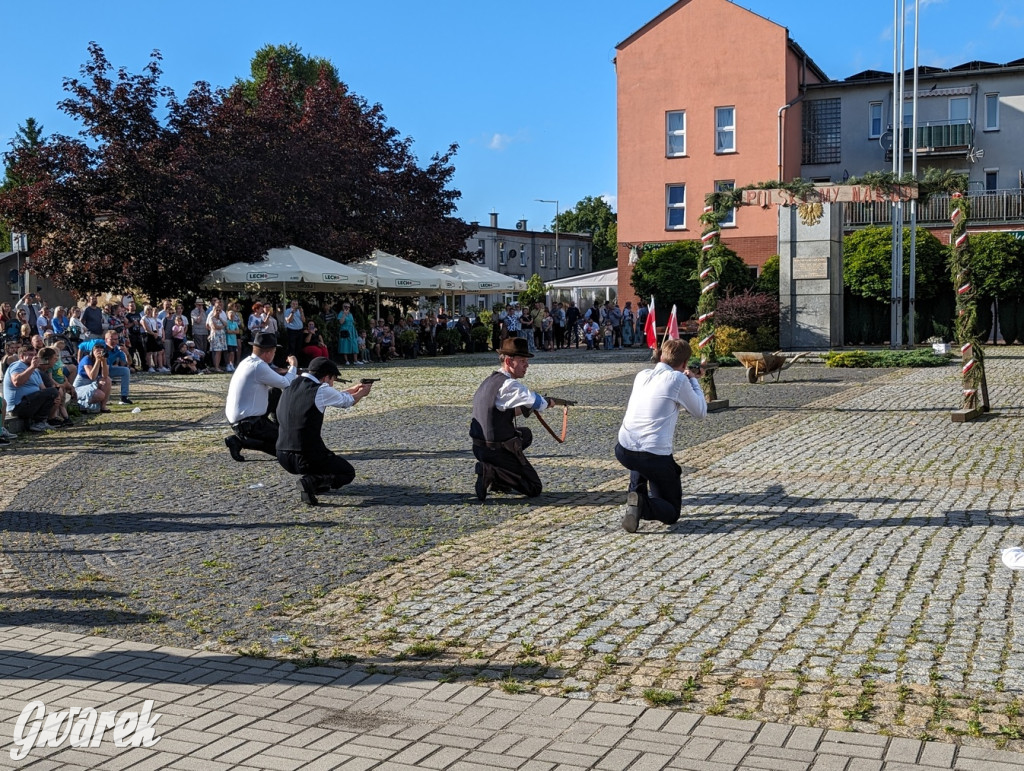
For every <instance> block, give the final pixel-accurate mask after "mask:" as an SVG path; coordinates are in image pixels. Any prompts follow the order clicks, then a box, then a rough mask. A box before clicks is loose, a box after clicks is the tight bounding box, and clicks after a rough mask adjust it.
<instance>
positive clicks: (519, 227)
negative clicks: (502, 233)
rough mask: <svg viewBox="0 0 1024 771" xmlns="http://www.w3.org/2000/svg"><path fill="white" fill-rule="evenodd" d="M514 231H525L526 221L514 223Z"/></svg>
mask: <svg viewBox="0 0 1024 771" xmlns="http://www.w3.org/2000/svg"><path fill="white" fill-rule="evenodd" d="M516 230H526V220H519V222H517V223H516Z"/></svg>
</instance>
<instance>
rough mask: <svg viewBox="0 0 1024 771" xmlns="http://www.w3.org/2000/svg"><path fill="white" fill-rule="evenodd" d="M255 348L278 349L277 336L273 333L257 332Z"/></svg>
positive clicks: (253, 342) (253, 340)
mask: <svg viewBox="0 0 1024 771" xmlns="http://www.w3.org/2000/svg"><path fill="white" fill-rule="evenodd" d="M252 347H253V348H264V349H270V348H277V347H278V345H277V335H275V334H274V333H273V332H257V333H256V335H255V336H254V337H253V339H252Z"/></svg>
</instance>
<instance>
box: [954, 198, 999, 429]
mask: <svg viewBox="0 0 1024 771" xmlns="http://www.w3.org/2000/svg"><path fill="white" fill-rule="evenodd" d="M970 216H971V202H970V199H968V198H967V197H966V196H964V194H963V193H962V192H961V191H956V192H954V193H953V194H952V195H951V197H950V201H949V219H950V222H952V224H953V228H952V232H951V233H950V235H949V248H950V251H951V252H952V255H951V258H950V269H951V273H952V278H953V286H954V287H955V289H956V339H957V342H958V343H959V344H960V355H961V359H962V365H961V369H960V371H961V374H962V375H963V409H964V410H967V411H973V410H976V409H978V407H979V401H978V398H979V396H981V398H982V402H981V407H982V409H984V410H986V411H987V410H988V408H989V405H988V388H987V387H986V383H985V350H984V348H982V345H981V340H980V339H978V330H977V327H978V323H977V322H978V289H977V286H976V285H975V283H974V281H973V279H972V276H971V265H970V249H969V244H968V237H967V221H968V220H969V219H970Z"/></svg>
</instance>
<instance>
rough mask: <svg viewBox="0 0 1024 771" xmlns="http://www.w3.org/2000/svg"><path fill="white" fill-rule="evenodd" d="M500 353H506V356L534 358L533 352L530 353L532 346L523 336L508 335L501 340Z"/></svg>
mask: <svg viewBox="0 0 1024 771" xmlns="http://www.w3.org/2000/svg"><path fill="white" fill-rule="evenodd" d="M498 353H501V354H504V355H505V356H525V357H526V358H528V359H532V358H533V354H532V353H530V346H529V345H528V344H527V342H526V341H525V340H524V339H523V338H521V337H506V338H505V339H504V340H502V341H501V348H499V349H498Z"/></svg>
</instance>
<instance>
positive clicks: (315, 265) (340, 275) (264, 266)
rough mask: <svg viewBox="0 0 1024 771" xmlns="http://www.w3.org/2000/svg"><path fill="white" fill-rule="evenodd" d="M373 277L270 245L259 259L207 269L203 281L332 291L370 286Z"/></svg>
mask: <svg viewBox="0 0 1024 771" xmlns="http://www.w3.org/2000/svg"><path fill="white" fill-rule="evenodd" d="M376 283H377V282H376V279H375V278H374V277H373V276H371V275H368V274H367V273H364V272H363V271H361V270H359V269H358V268H354V267H353V266H351V265H345V264H342V263H340V262H335V261H334V260H329V259H327V258H326V257H321V256H320V255H319V254H314V253H313V252H310V251H307V250H306V249H301V248H299V247H298V246H286V247H283V248H281V249H271V250H270V251H268V252H267V253H266V255H265V256H264V258H263V259H262V260H260V261H259V262H236V263H233V264H231V265H228V266H227V267H226V268H220V269H218V270H215V271H213V272H212V273H210V274H209V275H208V276H207V277H206V278H205V279H204V280H203V282H202V285H203V286H204V287H206V288H208V289H246V288H249V287H252V286H258V287H265V288H268V289H275V288H277V286H279V285H280V286H281V287H282V289H285V288H291V289H302V290H306V291H309V292H332V291H343V290H346V289H370V288H373V287H374V286H376Z"/></svg>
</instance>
